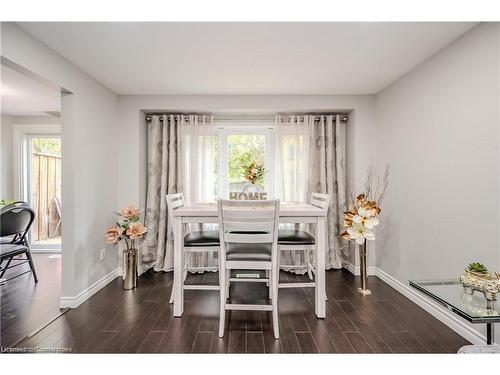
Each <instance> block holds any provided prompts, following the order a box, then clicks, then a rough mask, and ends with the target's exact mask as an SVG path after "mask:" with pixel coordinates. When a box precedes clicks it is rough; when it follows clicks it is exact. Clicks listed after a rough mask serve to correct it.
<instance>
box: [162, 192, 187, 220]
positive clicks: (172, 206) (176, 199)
mask: <svg viewBox="0 0 500 375" xmlns="http://www.w3.org/2000/svg"><path fill="white" fill-rule="evenodd" d="M166 198H167V211H168V218H169V219H170V220H169V221H170V222H171V223H173V222H174V216H173V212H174V211H175V210H177V209H178V208H180V207H184V194H183V193H175V194H167V196H166Z"/></svg>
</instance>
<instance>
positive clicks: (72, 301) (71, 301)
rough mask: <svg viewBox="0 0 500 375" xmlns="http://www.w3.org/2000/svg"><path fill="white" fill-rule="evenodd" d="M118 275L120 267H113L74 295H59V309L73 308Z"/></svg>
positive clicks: (119, 274)
mask: <svg viewBox="0 0 500 375" xmlns="http://www.w3.org/2000/svg"><path fill="white" fill-rule="evenodd" d="M118 276H121V269H120V268H118V267H117V268H115V269H114V270H113V271H111V272H110V273H108V274H107V275H105V276H103V277H101V278H100V279H99V280H97V281H96V282H95V283H94V284H92V285H91V286H89V287H88V288H87V289H85V290H83V291H82V292H80V293H79V294H78V295H76V296H66V297H65V296H61V298H60V299H59V307H60V308H61V309H63V308H66V307H69V308H71V309H74V308H76V307H78V306H80V305H81V304H82V303H83V302H85V301H86V300H88V299H89V298H90V297H92V296H93V295H94V294H96V293H97V292H98V291H99V290H101V289H102V288H104V287H105V286H106V285H108V284H109V283H110V282H111V281H113V280H114V279H116V278H117V277H118Z"/></svg>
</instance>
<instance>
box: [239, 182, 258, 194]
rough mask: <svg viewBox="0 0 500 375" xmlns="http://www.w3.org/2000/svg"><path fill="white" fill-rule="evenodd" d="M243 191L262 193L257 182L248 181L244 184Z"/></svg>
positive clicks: (246, 192)
mask: <svg viewBox="0 0 500 375" xmlns="http://www.w3.org/2000/svg"><path fill="white" fill-rule="evenodd" d="M242 193H245V194H248V193H252V194H255V193H260V188H259V186H258V185H256V184H252V183H251V182H247V183H246V184H245V186H243V190H242Z"/></svg>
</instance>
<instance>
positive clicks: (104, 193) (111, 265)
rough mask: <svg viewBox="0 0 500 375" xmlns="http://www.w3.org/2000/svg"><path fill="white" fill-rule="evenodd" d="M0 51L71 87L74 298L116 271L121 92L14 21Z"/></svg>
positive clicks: (69, 264) (66, 245)
mask: <svg viewBox="0 0 500 375" xmlns="http://www.w3.org/2000/svg"><path fill="white" fill-rule="evenodd" d="M1 31H2V35H1V37H2V44H1V47H2V49H1V54H2V56H3V57H5V58H7V59H8V60H10V61H12V62H14V63H15V64H18V65H19V66H21V67H23V68H25V69H28V70H29V71H31V72H33V73H35V74H37V75H39V76H41V77H43V78H44V79H46V80H49V81H51V82H52V83H54V84H56V85H58V86H60V87H64V88H65V89H67V90H69V91H71V92H72V93H73V94H72V95H66V96H64V97H63V99H62V111H61V112H62V115H63V117H62V157H63V161H62V170H63V172H62V173H63V178H62V204H63V223H62V227H63V238H62V246H63V277H62V280H63V282H62V296H63V297H68V298H69V299H71V298H72V297H74V296H76V295H78V294H79V293H80V292H82V291H83V290H85V289H86V288H88V287H89V286H91V285H92V284H94V283H95V282H96V281H98V280H99V279H101V278H102V277H104V276H105V275H107V274H109V273H110V272H111V271H113V270H114V269H115V268H116V267H117V264H118V257H117V249H114V248H108V251H107V257H106V259H105V260H104V261H103V262H100V261H99V249H100V248H102V247H104V237H103V232H104V230H105V228H106V227H107V226H108V225H109V224H110V223H112V222H113V221H114V220H115V218H114V215H113V211H115V210H116V208H117V203H118V202H117V194H116V192H117V191H118V185H117V178H118V173H117V165H118V164H117V163H118V160H117V157H116V154H117V149H118V142H117V141H116V137H115V134H116V133H115V130H116V123H115V120H116V118H115V116H116V104H117V96H116V95H115V94H114V93H113V92H112V91H111V90H109V89H107V88H106V87H104V86H103V85H102V84H100V83H99V82H97V81H96V80H95V79H93V78H92V77H90V76H88V75H87V74H85V73H84V72H82V71H81V70H79V69H78V68H77V67H75V66H74V65H72V64H71V63H70V62H69V61H67V60H66V59H64V58H63V57H62V56H60V55H58V54H57V53H56V52H54V51H53V50H51V49H50V48H48V47H47V46H46V45H44V44H43V43H41V42H40V41H38V40H37V39H35V38H33V37H32V36H31V35H29V34H28V33H26V32H25V31H24V30H23V29H21V28H20V27H19V26H17V25H16V24H13V23H5V22H4V23H2V24H1Z"/></svg>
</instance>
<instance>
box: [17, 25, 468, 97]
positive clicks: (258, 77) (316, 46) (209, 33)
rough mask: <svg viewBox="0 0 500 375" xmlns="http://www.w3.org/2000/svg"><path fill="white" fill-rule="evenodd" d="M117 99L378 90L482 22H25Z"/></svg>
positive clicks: (29, 28) (26, 28) (367, 91)
mask: <svg viewBox="0 0 500 375" xmlns="http://www.w3.org/2000/svg"><path fill="white" fill-rule="evenodd" d="M20 25H21V27H23V28H24V29H25V30H27V31H28V32H29V33H31V34H32V35H34V36H35V37H36V38H38V39H40V40H41V41H43V42H44V43H45V44H47V45H48V46H50V47H52V48H53V49H54V50H56V51H57V52H59V53H60V54H61V55H63V56H64V57H66V58H67V59H68V60H70V61H72V62H73V63H74V64H75V65H77V66H79V67H80V68H81V69H83V70H84V71H86V72H87V73H89V74H90V75H92V76H93V77H95V78H96V79H97V80H99V81H101V82H102V83H104V84H105V85H106V86H108V87H109V88H111V89H112V90H113V91H115V92H116V93H118V94H143V95H147V94H256V95H257V94H374V93H377V92H379V91H380V90H381V89H383V88H384V87H386V86H387V85H389V84H391V83H392V82H394V81H395V80H396V79H398V78H399V77H401V76H402V75H403V74H404V73H406V72H408V71H409V70H411V69H412V68H414V67H415V66H416V65H418V64H419V63H420V62H422V61H424V60H425V59H426V58H428V57H430V56H431V55H432V54H434V53H435V52H437V51H438V50H440V49H441V48H443V47H444V46H446V45H447V44H449V43H450V42H452V41H453V40H455V39H456V38H458V37H459V36H460V35H462V34H463V33H465V32H466V31H468V30H469V29H470V28H472V27H473V26H474V25H475V23H465V22H463V23H462V22H461V23H455V22H439V23H361V22H358V23H339V22H336V23H334V22H332V23H167V22H160V23H155V22H151V23H144V22H135V23H134V22H122V23H113V22H104V23H95V22H91V23H82V22H71V23H69V22H61V23H58V22H56V23H53V22H45V23H29V22H21V23H20Z"/></svg>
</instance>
